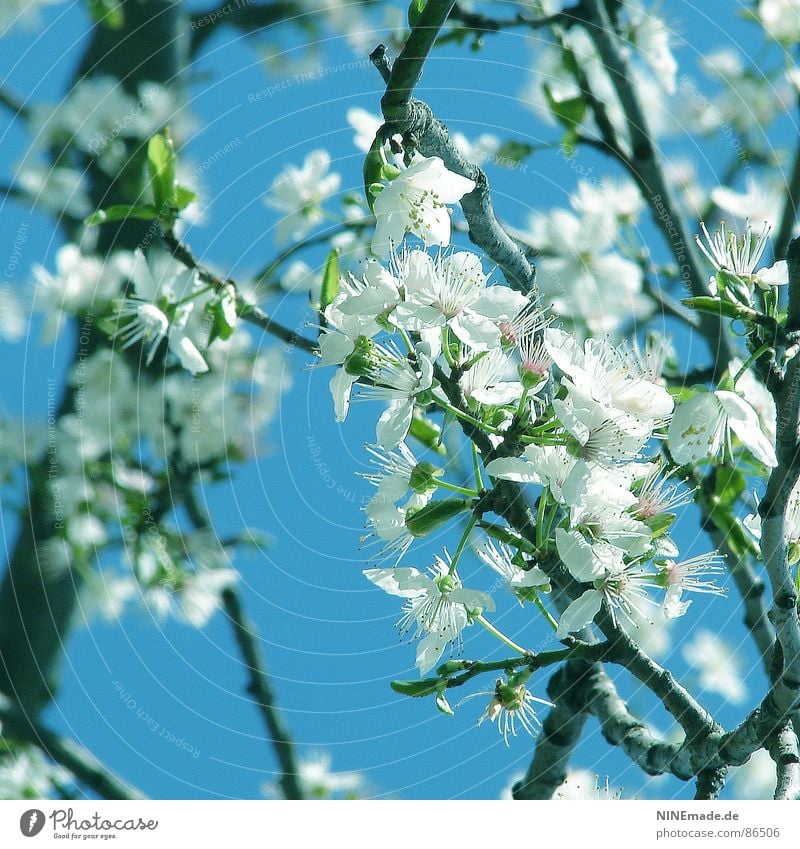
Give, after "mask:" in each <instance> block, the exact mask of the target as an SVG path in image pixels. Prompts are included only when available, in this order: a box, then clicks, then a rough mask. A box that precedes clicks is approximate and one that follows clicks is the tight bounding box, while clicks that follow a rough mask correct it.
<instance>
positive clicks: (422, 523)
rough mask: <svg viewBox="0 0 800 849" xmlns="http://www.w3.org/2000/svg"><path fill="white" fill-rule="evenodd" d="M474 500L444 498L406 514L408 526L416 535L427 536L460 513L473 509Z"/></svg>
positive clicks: (410, 531) (412, 533) (413, 534)
mask: <svg viewBox="0 0 800 849" xmlns="http://www.w3.org/2000/svg"><path fill="white" fill-rule="evenodd" d="M472 506H473V501H472V500H470V499H468V498H443V499H442V500H440V501H434V502H432V503H431V504H428V505H426V506H425V507H421V508H420V509H419V510H415V511H414V512H413V513H412V512H411V511H409V513H407V514H406V528H408V531H409V533H411V535H412V536H415V537H424V536H427V535H428V534H429V533H431V532H432V531H435V530H436V529H437V528H440V527H441V526H442V525H444V524H445V523H446V522H449V521H450V520H451V519H454V518H455V517H456V516H458V515H459V514H460V513H466V512H467V511H469V510H471V509H472Z"/></svg>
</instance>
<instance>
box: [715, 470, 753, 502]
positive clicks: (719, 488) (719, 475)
mask: <svg viewBox="0 0 800 849" xmlns="http://www.w3.org/2000/svg"><path fill="white" fill-rule="evenodd" d="M715 478H716V480H715V490H716V492H715V494H716V496H717V499H718V503H719V506H720V507H723V508H725V509H726V510H730V509H732V508H733V507H734V505H735V504H736V502H737V501H738V500H739V496H740V495H741V494H742V493H743V492H744V491H745V488H746V487H747V480H746V479H745V476H744V475H743V474H742V473H741V472H740V471H738V470H737V469H734V468H731V467H730V466H720V467H719V468H717V470H716V475H715Z"/></svg>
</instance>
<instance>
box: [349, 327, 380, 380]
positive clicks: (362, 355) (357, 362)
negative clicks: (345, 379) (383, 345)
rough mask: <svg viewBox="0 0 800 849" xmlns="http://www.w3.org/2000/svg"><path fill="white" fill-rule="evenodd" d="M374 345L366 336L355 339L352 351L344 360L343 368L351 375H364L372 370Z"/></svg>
mask: <svg viewBox="0 0 800 849" xmlns="http://www.w3.org/2000/svg"><path fill="white" fill-rule="evenodd" d="M374 347H375V345H374V343H373V342H372V340H371V339H367V337H366V336H359V337H358V339H356V342H355V347H354V348H353V353H352V354H350V355H349V356H348V357H347V359H346V360H345V361H344V370H345V371H346V372H347V373H348V374H350V375H353V377H366V376H367V375H368V374H370V372H371V371H372V364H373V363H372V353H373V349H374Z"/></svg>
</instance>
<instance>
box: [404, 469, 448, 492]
mask: <svg viewBox="0 0 800 849" xmlns="http://www.w3.org/2000/svg"><path fill="white" fill-rule="evenodd" d="M443 474H444V469H440V468H439V467H438V466H434V465H433V463H424V462H423V463H417V465H416V466H414V470H413V471H412V472H411V477H410V478H409V481H408V483H409V486H410V487H411V489H413V490H414V492H416V493H419V494H420V495H424V493H426V492H429V491H430V490H432V489H435V488H436V480H435V479H436V478H438V477H441V476H442V475H443Z"/></svg>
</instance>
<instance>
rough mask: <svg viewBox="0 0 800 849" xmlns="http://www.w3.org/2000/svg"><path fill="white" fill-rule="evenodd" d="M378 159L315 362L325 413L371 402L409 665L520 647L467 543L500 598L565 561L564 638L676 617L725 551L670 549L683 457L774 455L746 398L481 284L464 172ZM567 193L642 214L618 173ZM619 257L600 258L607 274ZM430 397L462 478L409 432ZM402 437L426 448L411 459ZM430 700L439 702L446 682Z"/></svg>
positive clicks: (706, 587)
mask: <svg viewBox="0 0 800 849" xmlns="http://www.w3.org/2000/svg"><path fill="white" fill-rule="evenodd" d="M374 152H375V148H374V146H373V148H372V149H371V151H370V152H369V153H368V157H369V156H372V155H373V154H374ZM386 161H388V158H387V160H386ZM380 174H381V179H382V181H383V184H382V185H379V186H377V187H373V188H372V189H371V191H372V192H373V194H374V212H375V216H376V222H377V223H376V231H375V236H374V238H373V240H372V251H373V258H371V259H369V260H368V261H366V262H365V263H364V264H363V265H362V268H361V269H360V271H359V272H358V273H355V272H350V273H347V274H345V275H343V276H342V277H341V279H340V281H339V288H338V293H337V294H336V295H335V297H333V299H332V300H331V302H330V303H329V304H328V305H327V306H326V307H325V309H324V313H323V318H324V322H323V326H324V327H323V330H322V332H321V335H320V343H319V348H320V364H321V365H323V366H330V367H334V368H335V372H334V374H333V376H332V378H331V380H330V391H331V395H332V398H333V407H334V412H335V415H336V418H337V420H338V421H344V420H345V419H346V418H347V415H348V412H349V409H350V405H351V402H352V400H353V399H354V398H359V399H363V400H367V401H377V402H381V403H382V404H383V405H384V406H383V409H382V411H381V412H379V413H378V414H377V421H376V428H375V444H374V445H373V446H371V447H369V448H368V450H369V453H370V455H371V462H372V465H373V469H374V470H373V471H372V472H370V473H368V474H367V475H366V477H367V479H368V480H369V481H370V482H371V483H372V484H373V485H374V486H375V488H376V493H375V495H374V496H373V498H372V499H371V500H370V502H369V504H368V505H367V507H366V515H367V521H368V523H369V525H370V529H371V534H372V536H373V537H374V538H375V539H376V541H377V543H378V545H379V549H380V553H379V555H378V561H379V562H378V564H376V566H375V567H373V568H370V569H367V570H366V572H365V575H366V577H367V578H368V579H369V580H370V581H372V582H373V583H374V584H375V585H377V586H378V587H380V588H381V589H383V590H384V591H385V592H387V593H389V594H390V595H393V596H397V597H399V598H400V599H402V600H403V614H402V617H401V619H400V621H399V623H398V627H399V629H400V633H401V635H406V636H409V637H411V638H413V639H415V640H418V645H417V659H416V662H417V666H418V668H419V670H420V672H421V673H422V674H423V675H427V674H429V673H430V672H431V671H432V670H434V669H436V668H437V665H438V664H439V663H440V662H441V659H442V656H443V654H444V653H445V651H446V650H447V648H448V646H450V647H454V648H455V649H458V648H460V647H461V645H462V640H463V636H462V632H463V631H464V629H465V628H467V627H468V626H470V625H472V624H475V623H478V624H481V625H483V626H484V627H486V628H487V630H489V631H490V632H492V633H494V634H495V636H499V638H500V639H501V641H503V642H505V643H506V644H507V645H510V646H512V647H513V648H515V650H518V651H520V652H521V653H523V654H524V652H525V650H524V648H522V647H520V646H519V645H517V644H516V643H515V642H514V641H513V640H510V639H509V638H507V637H506V636H505V635H502V634H500V633H499V632H498V631H497V629H496V628H495V627H494V626H493V625H492V624H491V622H490V621H489V619H488V618H487V614H491V613H492V612H493V611H494V610H495V607H496V600H495V598H494V595H493V593H489V592H486V591H483V590H481V589H477V588H472V587H466V586H464V584H463V582H462V579H461V576H460V573H459V564H460V561H461V558H462V556H463V555H464V552H465V551H466V550H469V549H470V546H472V547H473V548H474V549H475V551H476V553H477V555H478V559H479V561H480V562H482V563H483V564H485V565H486V566H488V567H489V568H491V569H492V570H493V571H494V572H496V573H499V574H500V575H501V576H502V578H503V584H505V585H506V586H507V587H508V589H509V590H510V591H511V593H512V595H513V597H515V598H516V599H517V600H518V601H519V602H520V603H523V604H524V603H526V602H536V603H537V605H538V606H539V607H540V609H545V607H546V606H547V605H546V604H545V602H544V601H543V599H542V597H541V596H540V594H546V593H548V592H549V590H550V588H551V584H552V582H553V580H559V577H558V576H559V574H560V573H559V570H560V569H562V568H563V569H565V570H566V573H567V574H568V576H569V578H570V579H571V580H572V581H574V584H575V586H577V587H579V591H578V592H575V593H573V600H572V601H571V603H570V604H569V605H568V606H567V607H566V609H565V610H563V611H559V610H557V609H554V611H553V613H552V614H551V613H546V616H547V617H548V619H549V621H550V622H551V624H552V625H553V627H554V628H556V635H557V637H559V638H560V639H567V638H570V639H574V638H575V637H579V636H580V635H581V632H582V631H583V629H584V628H585V627H586V626H588V625H590V624H591V623H592V622H593V621H594V620H595V618H596V617H598V616H600V615H602V616H605V617H607V619H608V621H610V622H611V623H612V624H614V625H618V626H620V627H622V628H624V629H627V630H633V629H635V628H637V627H638V626H639V624H640V623H643V622H648V621H655V620H656V619H660V620H661V621H664V620H671V619H676V618H678V617H681V616H683V615H684V614H685V613H686V612H687V609H688V607H689V605H690V600H689V599H688V598H687V597H686V594H687V593H692V592H695V593H706V594H712V595H724V593H725V590H724V588H723V587H722V586H721V585H720V583H719V576H720V575H721V574H722V573H723V572H724V568H723V566H722V558H721V557H720V556H719V555H717V554H716V552H709V553H707V554H701V555H697V556H692V557H688V558H682V557H681V554H680V551H679V549H678V546H677V545H676V543H675V541H674V539H673V538H672V537H671V535H670V529H671V527H672V525H673V522H674V520H675V518H676V514H675V512H674V511H675V510H676V509H677V508H679V507H681V506H682V505H684V504H686V503H687V502H688V501H690V500H691V498H692V492H691V488H690V487H688V486H686V485H685V484H684V482H683V481H684V478H685V474H684V471H683V470H684V467H685V466H686V464H692V463H696V462H698V461H700V460H711V459H712V458H713V457H714V456H715V455H718V454H719V455H722V456H723V459H724V458H725V457H729V456H730V455H731V452H734V451H735V452H747V454H748V455H749V456H750V458H751V460H752V462H755V463H759V464H761V467H762V468H768V467H770V466H771V465H774V462H775V460H774V449H773V448H772V444H771V442H770V439H769V438H768V437H767V436H766V435H765V434H764V430H763V429H762V424H761V420H760V419H759V416H758V414H757V412H756V410H755V409H754V407H753V406H752V405H751V403H750V402H749V401H748V400H746V399H745V398H744V397H742V395H741V394H740V393H739V392H737V391H736V390H735V387H733V386H731V387H730V388H727V389H717V390H715V391H710V390H707V389H705V388H700V387H698V388H696V389H695V390H692V391H688V392H687V391H683V392H676V391H674V390H670V389H669V388H668V385H667V381H666V380H665V379H664V377H663V370H664V367H665V362H666V360H667V359H668V358H669V357H670V347H669V344H668V342H667V341H666V340H665V339H663V338H660V337H650V338H648V340H647V341H646V343H645V344H644V345H641V346H640V345H639V344H638V343H634V344H630V345H628V344H617V343H615V342H613V341H612V340H611V339H609V338H589V339H586V340H585V341H583V342H581V341H580V337H579V336H576V335H575V334H574V333H573V332H569V331H567V330H565V329H560V328H558V327H556V326H555V324H554V321H555V318H554V316H552V315H551V314H548V313H547V312H546V311H545V310H544V309H543V308H542V307H541V306H540V304H539V302H538V301H537V300H536V299H535V298H534V297H533V296H531V295H528V294H524V293H521V292H519V291H516V290H514V289H511V288H509V287H508V286H506V285H503V284H502V283H501V282H496V281H493V280H492V275H491V274H487V273H486V271H485V270H484V268H483V263H482V261H481V259H480V257H479V256H478V255H476V254H474V253H471V252H468V251H465V250H460V249H458V248H456V247H454V246H452V245H450V244H449V243H450V238H451V228H450V210H449V209H448V205H449V204H452V203H455V202H457V201H458V200H459V199H460V198H461V197H463V195H465V194H466V193H468V192H470V191H472V190H473V188H474V184H473V183H472V181H471V180H469V179H468V178H465V177H463V176H461V175H458V174H455V173H453V172H450V171H449V170H448V169H447V168H446V167H445V166H444V164H443V163H442V161H441V160H439V159H438V158H436V157H431V158H426V157H423V156H421V155H420V154H418V153H414V154H413V156H411V157H410V158H409V160H408V161H407V162H406V163H405V164H404V165H403V164H401V165H400V166H399V167H396V166H392V167H386V168H384V169H383V170H382V171H381V172H380ZM579 197H580V198H581V201H580V202H579V203H576V211H577V212H578V213H579V214H581V215H584V216H588V215H595V216H599V215H601V214H603V215H610V216H611V218H612V219H616V220H624V219H625V218H626V217H627V218H628V219H629V220H630V219H631V218H632V217H633V216H635V215H636V213H637V212H638V210H639V203H638V202H637V200H636V198H634V197H632V196H630V195H629V194H627V193H626V189H625V187H624V186H620V187H619V190H618V192H617V193H616V195H615V194H614V193H613V192H612V197H615V198H616V200H617V202H616V203H613V204H608V203H606V205H605V208H604V209H603V210H601V205H600V204H599V198H600V193H599V192H595V191H594V190H593V189H592V187H590V186H588V185H585V186H583V187H582V189H581V193H580V194H579ZM603 197H605V195H603ZM587 220H588V219H587ZM573 221H575V222H576V225H575V226H576V227H578V224H577V222H578V219H577V218H575V217H574V216H571V214H569V213H564V214H563V216H562V217H561V218H559V219H558V221H556V220H555V219H554V221H553V223H552V229H551V231H550V232H551V233H552V234H554V235H553V236H552V238H553V239H554V240H555V239H557V238H558V239H563V240H564V242H565V244H566V243H567V242H568V243H569V245H568V246H567V247H568V249H569V250H570V251H574V250H575V248H574V242H575V240H573V239H571V238H570V235H569V234H570V233H572V232H573V229H575V228H574V227H573ZM559 222H560V223H561V225H562V226H560V227H559V226H557V225H558V223H559ZM543 232H544V231H543ZM575 232H576V233H578V232H579V230H575ZM587 232H592V231H591V230H589V231H587ZM576 239H577V243H578V244H582V243H583V242H585V241H586V239H583V240H582V239H580V238H577V237H576ZM414 240H416V241H417V243H416V245H415V244H414ZM553 244H554V245H555V242H553ZM587 244H589V246H590V248H591V241H590V240H589V241H588V242H587ZM599 244H600V243H598V245H599ZM565 250H566V248H565ZM625 262H627V261H625V260H622V259H620V260H619V261H618V262H617V261H616V260H614V261H613V262H612V261H609V271H608V278H609V286H611V285H612V280H611V278H612V277H614V276H615V275H614V271H613V270H614V269H615V268H616V269H617V271H618V272H619V271H620V268H618V266H619V267H621V266H622V265H624V263H625ZM615 263H616V265H615ZM562 266H563V267H562V273H563V274H565V275H568V276H569V279H570V280H573V281H574V280H576V278H580V274H581V273H580V270H579V269H573V268H570V267H567V265H565V264H562ZM618 280H619V274H617V282H618ZM616 292H617V297H618V292H619V286H618V285H617V287H616ZM592 329H594V330H596V329H597V328H592ZM676 394H677V395H680V399H679V402H678V403H677V404H676V397H675V396H676ZM437 413H438V414H441V416H442V426H443V427H445V428H447V427H449V426H451V425H452V424H453V423H454V422H458V423H459V424H460V425H461V426H462V427H463V430H464V433H465V434H466V435H467V436H468V437H469V438H470V440H471V442H472V450H473V451H474V454H475V482H474V484H473V485H466V486H465V485H464V482H463V481H460V482H454V481H449V480H447V472H446V470H445V469H444V468H440V467H439V466H437V465H436V463H435V462H433V461H435V460H436V459H437V455H436V454H433V455H430V448H431V447H432V446H431V444H430V443H429V442H428V443H427V444H425V439H424V438H421V437H420V435H419V434H420V432H421V430H422V429H420V428H418V427H417V425H419V423H424V424H425V425H429V426H431V427H430V431H432V432H434V433H441V430H440V426H439V425H437V424H436V423H435V421H434V418H433V417H435V416H436V415H437ZM412 441H417V442H421V443H423V450H425V451H426V453H425V454H424V455H421V456H417V455H416V454H415V453H414V451H413V450H412V447H411V442H412ZM429 456H430V458H431V459H430V460H429V459H428V457H429ZM501 482H509V483H510V484H512V485H517V486H519V487H522V491H523V492H524V493H525V496H524V497H525V498H526V499H527V501H528V503H530V504H531V505H532V506H533V507H534V511H535V514H536V529H535V531H536V539H535V544H534V543H533V542H532V541H531V540H530V539H528V540H525V539H523V538H522V537H520V536H519V533H518V529H515V528H514V527H513V526H507V527H502V526H498V525H497V524H496V523H494V524H490V525H487V524H486V523H484V521H483V516H484V514H485V513H486V512H487V509H488V508H486V507H485V506H484V505H485V503H486V499H487V497H490V496H491V493H492V490H493V488H495V487H497V486H499V485H500V483H501ZM453 493H457V494H458V495H460V496H461V497H459V498H456V497H454V496H453ZM442 495H444V496H445V497H437V496H442ZM459 517H461V518H462V520H465V521H466V527H465V528H464V529H463V533H462V536H461V540H460V542H459V543H458V546H457V548H455V553H454V554H452V555H451V553H450V551H449V550H448V549H445V550H444V551H443V552H442V553H441V554H439V555H436V556H435V557H434V562H433V565H432V566H431V567H430V568H429V569H428V570H427V571H426V570H424V569H420V568H417V567H416V566H410V565H407V561H408V560H409V559H410V550H411V547H412V545H413V544H414V542H415V540H417V539H420V538H422V537H426V536H428V535H430V534H432V533H433V532H434V531H438V530H439V529H441V528H444V527H445V526H446V525H448V524H449V523H451V522H455V521H457V520H458V519H459ZM476 526H478V527H482V528H483V530H484V535H485V536H484V538H483V539H479V538H478V532H477V530H476ZM492 537H494V538H492ZM386 559H388V560H390V564H389V565H387V564H385V563H384V562H381V561H385V560H386ZM392 561H393V562H392ZM556 620H557V621H556ZM599 621H601V622H602V621H606V620H599ZM446 668H447V664H445V666H443V667H441V669H440V671H439V673H437V674H446V672H445V670H446ZM515 674H516V673H515ZM525 680H527V678H525ZM525 680H522V681H519V682H518V681H516V679H515V677H514V674H511V673H509V675H508V677H507V678H506V679H504V680H501V681H499V682H498V685H497V687H496V689H495V691H493V692H494V696H493V700H492V703H491V704H490V707H489V709H487V714H486V715H485V716H488V717H489V718H491V719H492V720H495V719H497V720H498V726H499V727H500V728H501V731H503V732H504V736H506V737H507V736H508V734H509V733H511V734H513V733H515V732H516V727H517V725H519V727H522V728H525V729H526V730H531V729H532V728H533V726H534V724H535V721H534V720H532V717H535V714H532V706H531V700H532V698H533V697H530V698H528V696H530V694H528V696H526V695H525V694H526V693H527V689H526V687H525ZM498 694H499V695H498ZM437 705H438V706H439V708H440V709H442V710H445V712H449V710H450V708H449V705H448V704H447V701H446V699H444V695H443V692H441V691H440V692H439V696H438V697H437ZM501 716H502V717H503V718H502V719H501V718H500V717H501Z"/></svg>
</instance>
